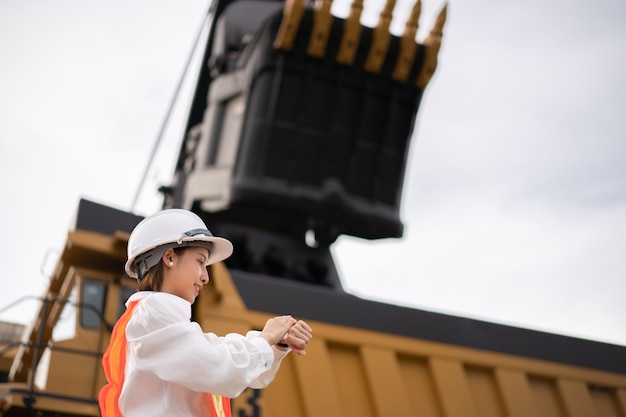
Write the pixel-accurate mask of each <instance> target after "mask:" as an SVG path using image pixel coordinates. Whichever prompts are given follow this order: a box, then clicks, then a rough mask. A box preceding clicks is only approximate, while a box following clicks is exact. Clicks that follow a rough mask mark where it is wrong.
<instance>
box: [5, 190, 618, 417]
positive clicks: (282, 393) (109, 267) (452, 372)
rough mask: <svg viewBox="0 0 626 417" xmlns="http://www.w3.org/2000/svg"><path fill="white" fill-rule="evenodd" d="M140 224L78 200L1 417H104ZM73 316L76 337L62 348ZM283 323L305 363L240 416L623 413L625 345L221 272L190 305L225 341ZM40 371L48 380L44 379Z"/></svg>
mask: <svg viewBox="0 0 626 417" xmlns="http://www.w3.org/2000/svg"><path fill="white" fill-rule="evenodd" d="M103 219H106V221H103ZM138 220H139V219H138V218H137V217H136V216H134V215H131V214H129V213H124V212H119V211H117V210H115V209H112V208H109V207H104V206H99V205H97V204H95V203H91V202H89V201H81V202H80V205H79V209H78V216H77V222H76V225H75V226H74V227H73V230H72V231H70V232H69V234H68V238H67V243H66V246H65V249H64V251H63V253H62V255H61V259H60V261H59V263H58V265H57V268H56V270H55V272H54V274H53V276H52V277H51V281H50V287H49V290H48V293H47V294H46V297H45V298H44V299H43V300H42V302H41V307H40V311H39V312H40V315H39V319H38V320H37V321H36V322H35V323H34V325H33V326H32V327H31V328H30V329H28V331H27V332H26V335H27V337H26V339H25V340H24V343H23V344H21V345H20V346H19V349H18V354H17V355H16V360H15V361H14V362H13V367H12V368H11V370H10V372H11V374H10V379H11V382H9V383H5V384H2V385H0V398H1V400H0V401H1V402H2V403H1V406H0V409H1V410H2V413H0V415H3V416H27V415H41V416H98V415H99V412H98V408H97V404H96V397H97V393H98V390H99V389H100V387H101V386H102V385H103V384H104V377H103V375H102V368H101V365H100V361H101V354H102V351H103V350H104V349H105V347H106V346H107V344H108V341H109V337H110V331H111V324H112V323H114V321H115V320H116V318H117V317H119V315H120V314H121V312H122V311H123V303H124V300H125V299H126V298H127V297H128V295H129V294H130V293H131V292H132V291H133V290H134V283H133V281H132V280H130V279H129V278H128V277H127V276H125V275H124V274H123V272H122V271H123V265H124V261H125V245H126V240H127V237H128V231H129V227H131V225H132V224H133V222H136V221H138ZM118 228H121V229H122V230H120V229H118ZM70 294H74V295H73V296H70ZM64 305H65V309H66V310H65V311H66V312H64V313H63V315H64V316H66V315H68V316H70V317H73V318H74V321H75V323H76V325H75V329H74V330H75V331H74V334H73V336H71V337H70V338H68V339H66V340H60V341H54V340H52V339H51V331H52V330H53V329H54V327H55V326H56V325H57V323H58V318H59V316H60V314H61V309H62V308H63V306H64ZM281 313H291V314H293V315H295V316H297V317H302V318H305V319H306V320H307V321H309V322H310V323H311V324H312V326H313V328H314V329H315V337H314V340H313V341H312V342H311V344H310V345H309V347H308V349H307V352H308V355H307V356H306V357H298V356H295V355H290V356H289V357H288V358H287V360H286V361H285V362H284V363H283V366H282V368H281V371H280V373H279V375H278V377H277V379H276V380H275V381H274V382H273V383H272V384H271V385H270V387H268V388H267V389H265V390H247V391H245V392H244V393H243V394H242V396H240V397H239V398H236V399H235V400H234V402H233V408H234V412H233V415H235V416H283V415H289V416H303V417H304V416H317V415H324V416H330V417H333V416H337V417H345V416H366V417H367V416H433V417H440V416H441V417H444V416H445V417H474V416H476V417H491V416H494V417H496V416H512V417H527V416H542V417H553V416H554V417H564V416H567V417H578V416H580V417H583V416H584V417H591V416H598V417H612V416H616V417H617V416H625V415H626V361H625V360H624V359H625V358H626V348H624V347H620V346H614V345H607V344H603V343H597V342H591V341H586V340H580V339H573V338H569V337H564V336H558V335H553V334H546V333H541V332H535V331H530V330H524V329H518V328H512V327H507V326H502V325H496V324H492V323H487V322H480V321H475V320H470V319H465V318H461V317H452V316H445V315H441V314H435V313H429V312H424V311H419V310H413V309H407V308H401V307H397V306H391V305H386V304H381V303H374V302H371V301H366V300H362V299H359V298H356V297H353V296H350V295H348V294H345V293H340V292H337V291H336V290H334V289H333V288H330V287H320V286H318V285H315V284H311V283H306V282H295V281H290V280H277V279H275V278H271V277H268V276H265V275H263V274H254V273H249V272H243V271H240V270H232V273H229V270H228V269H227V268H226V267H225V265H224V264H216V265H214V266H213V267H212V270H211V282H210V284H209V285H207V286H205V288H204V289H203V291H202V293H201V294H200V296H199V297H198V299H197V301H196V303H195V304H194V318H195V320H197V321H198V322H199V323H200V324H201V326H202V327H203V328H204V329H206V330H207V331H209V330H210V331H214V332H216V333H218V334H226V333H228V332H245V331H247V330H250V329H258V328H261V327H262V326H263V324H264V323H265V321H266V320H267V319H268V318H269V317H271V316H274V315H276V314H281ZM48 355H49V356H48ZM46 356H48V357H47V359H46V361H45V362H46V363H44V360H42V358H43V357H46ZM42 373H44V374H47V378H45V379H40V378H39V379H38V378H37V377H38V376H39V375H40V374H42ZM35 380H37V381H41V382H39V384H38V383H35ZM34 411H36V413H34V414H32V413H33V412H34Z"/></svg>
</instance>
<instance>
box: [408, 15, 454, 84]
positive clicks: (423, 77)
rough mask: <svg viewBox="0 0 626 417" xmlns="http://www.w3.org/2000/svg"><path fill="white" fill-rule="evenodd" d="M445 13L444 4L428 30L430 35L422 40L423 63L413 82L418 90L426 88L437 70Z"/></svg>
mask: <svg viewBox="0 0 626 417" xmlns="http://www.w3.org/2000/svg"><path fill="white" fill-rule="evenodd" d="M447 13H448V3H446V4H445V5H444V6H443V8H442V9H441V11H440V12H439V15H438V16H437V20H436V21H435V25H434V26H433V28H432V29H431V30H430V34H429V35H428V36H427V37H426V39H425V40H424V47H425V50H424V63H423V64H422V68H421V69H420V73H419V75H418V76H417V80H416V81H415V85H416V86H417V88H419V89H420V90H423V89H424V88H426V85H427V84H428V82H429V81H430V79H431V78H432V76H433V74H434V73H435V69H437V55H438V54H439V48H440V47H441V38H442V36H443V26H444V24H445V23H446V16H447Z"/></svg>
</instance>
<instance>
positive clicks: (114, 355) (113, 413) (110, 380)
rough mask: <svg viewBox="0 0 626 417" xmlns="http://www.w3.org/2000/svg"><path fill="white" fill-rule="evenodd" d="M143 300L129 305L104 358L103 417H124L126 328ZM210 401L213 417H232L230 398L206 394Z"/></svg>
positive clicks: (101, 395) (118, 322)
mask: <svg viewBox="0 0 626 417" xmlns="http://www.w3.org/2000/svg"><path fill="white" fill-rule="evenodd" d="M139 301H141V300H135V301H133V302H131V303H130V304H129V305H128V308H127V309H126V311H125V312H124V314H122V317H120V319H119V320H118V321H117V323H115V326H114V327H113V332H112V333H111V342H110V343H109V346H108V347H107V349H106V351H105V352H104V355H103V356H102V367H103V368H104V374H105V376H106V380H107V384H106V385H105V386H104V387H102V389H101V390H100V393H99V395H98V403H99V404H100V412H101V413H102V417H123V416H124V415H123V414H122V412H121V411H120V407H119V399H120V394H121V392H122V386H123V385H124V369H126V345H127V340H126V326H127V325H128V322H129V321H130V318H131V317H132V315H133V310H134V309H135V307H137V304H138V303H139ZM206 400H207V401H210V404H211V410H213V413H212V417H232V414H231V409H230V398H228V397H223V396H221V395H215V394H209V393H207V394H206Z"/></svg>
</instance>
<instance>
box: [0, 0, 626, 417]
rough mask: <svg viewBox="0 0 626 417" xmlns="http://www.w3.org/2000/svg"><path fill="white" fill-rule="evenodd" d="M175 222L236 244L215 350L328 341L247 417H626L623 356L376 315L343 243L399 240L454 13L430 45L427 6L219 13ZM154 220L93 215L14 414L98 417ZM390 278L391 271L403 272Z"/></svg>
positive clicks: (467, 325) (229, 0)
mask: <svg viewBox="0 0 626 417" xmlns="http://www.w3.org/2000/svg"><path fill="white" fill-rule="evenodd" d="M212 4H213V8H212V10H211V14H210V20H211V25H210V31H209V36H208V39H207V42H206V49H205V53H204V58H203V62H204V63H205V65H204V66H203V67H202V69H201V71H200V74H199V75H198V80H197V88H196V92H195V96H194V99H193V104H192V107H191V110H190V113H189V118H188V121H187V126H186V134H185V137H184V139H183V140H182V143H181V148H180V154H179V158H178V162H177V165H176V170H175V173H174V177H173V179H172V183H171V185H169V186H165V187H162V189H161V191H162V192H163V197H164V203H163V207H164V208H169V207H183V208H186V209H189V210H193V211H194V212H196V213H197V214H198V215H200V216H201V217H202V218H203V219H204V220H205V222H206V223H207V225H208V226H209V228H210V229H211V230H212V231H213V232H215V234H217V235H222V236H226V237H228V238H229V239H230V240H232V241H233V243H234V246H235V253H234V255H233V256H232V257H231V258H229V259H228V260H227V261H226V264H217V265H214V266H213V267H212V270H211V283H210V285H207V286H205V287H204V288H203V290H202V293H201V294H200V295H199V297H198V299H197V301H196V303H195V304H194V311H193V314H194V319H195V320H196V321H198V322H199V323H200V325H201V326H202V327H203V328H204V329H205V330H206V331H212V332H215V333H217V334H226V333H228V332H238V333H241V332H245V331H247V330H249V329H258V328H261V327H262V326H263V324H264V323H265V321H266V320H267V319H268V318H269V317H272V316H275V315H278V314H291V315H293V316H295V317H299V318H303V319H306V320H307V321H308V322H309V323H310V324H311V325H312V326H313V328H314V332H315V337H314V340H313V341H312V342H311V344H310V345H309V347H308V348H307V352H308V355H307V356H306V357H296V356H295V355H291V356H290V357H288V358H287V360H286V361H285V362H284V363H283V366H282V368H281V371H280V372H279V375H278V377H277V379H276V380H275V381H274V382H273V384H272V385H270V387H268V388H267V389H265V390H248V391H246V392H244V393H243V394H242V395H241V396H240V397H239V398H236V399H234V402H233V408H234V410H233V415H234V416H238V417H271V416H302V417H312V416H324V417H335V416H336V417H352V416H358V417H368V416H377V417H381V416H393V417H398V416H427V417H440V416H441V417H491V416H494V417H495V416H498V417H500V416H508V417H530V416H541V417H593V416H598V417H613V416H616V417H626V348H625V347H621V346H614V345H609V344H604V343H597V342H591V341H586V340H580V339H574V338H569V337H564V336H559V335H554V334H547V333H541V332H536V331H530V330H525V329H519V328H513V327H508V326H502V325H497V324H493V323H487V322H482V321H477V320H470V319H466V318H462V317H453V316H447V315H442V314H435V313H431V312H426V311H420V310H415V309H409V308H403V307H398V306H393V305H388V304H383V303H377V302H371V301H367V300H362V299H359V298H357V297H354V296H352V295H350V294H347V293H345V292H344V291H343V289H342V287H341V281H340V278H339V276H338V274H337V271H336V269H335V265H334V262H333V259H332V256H331V252H330V246H331V245H332V243H333V242H334V241H335V239H336V238H337V236H339V235H341V234H346V235H352V236H357V237H361V238H365V239H378V238H388V237H400V236H402V233H403V225H402V223H401V221H400V219H399V207H400V201H401V191H402V182H403V176H404V169H405V165H406V158H407V153H408V148H409V143H410V138H411V136H412V134H413V126H414V122H415V119H416V114H417V111H418V108H419V104H420V101H421V97H422V93H423V91H424V88H425V87H426V86H427V84H428V82H429V80H430V79H431V77H432V75H433V73H434V71H435V69H436V66H437V54H438V51H439V47H440V43H441V39H442V33H443V27H444V23H445V20H446V7H445V6H444V8H443V9H442V11H441V13H440V14H439V15H438V17H437V19H436V22H435V23H434V25H433V26H432V30H431V31H430V34H429V36H428V37H427V38H426V39H425V40H424V42H423V43H417V42H416V41H415V34H416V30H417V22H418V19H419V14H420V9H421V3H420V2H419V1H417V2H416V4H415V6H414V7H413V9H412V11H411V13H410V16H408V19H407V21H406V27H405V31H404V33H403V35H402V36H392V35H391V34H390V33H389V30H388V29H389V24H390V21H391V19H392V14H393V6H394V4H395V2H394V1H393V0H389V1H388V2H387V3H386V4H385V6H384V7H383V8H382V11H381V14H380V19H379V22H378V25H377V26H376V28H373V29H372V28H367V27H363V26H361V25H360V14H361V9H362V7H363V3H362V1H361V0H354V2H353V4H352V8H351V13H350V15H349V16H348V17H347V18H346V19H339V18H337V17H334V16H332V15H331V14H330V6H331V4H330V1H328V0H323V1H318V2H316V4H314V5H308V4H305V3H304V2H303V1H302V0H288V1H286V2H285V3H283V2H281V1H270V0H216V1H214V2H213V3H212ZM139 221H140V217H138V216H136V215H134V214H132V213H127V212H123V211H119V210H116V209H113V208H110V207H106V206H102V205H98V204H95V203H92V202H89V201H86V200H81V201H80V203H79V207H78V210H77V215H76V222H75V224H74V225H73V226H72V227H71V228H70V232H69V234H68V237H67V242H66V244H65V247H64V249H63V252H62V254H61V256H60V260H59V262H58V264H57V266H56V268H55V270H54V272H53V274H52V276H51V277H50V283H49V287H48V290H47V293H46V294H45V295H44V297H43V298H42V299H41V303H40V307H39V312H38V313H39V314H38V315H37V318H36V319H35V320H34V322H33V323H32V324H31V325H30V326H29V327H28V328H27V329H25V330H24V333H23V338H22V339H21V341H20V342H16V341H15V340H14V339H11V340H0V366H1V369H0V375H2V376H3V379H4V381H2V383H1V384H0V416H7V417H8V416H31V415H33V416H59V417H62V416H98V415H99V411H98V406H97V402H96V398H97V394H98V391H99V389H100V387H102V386H103V384H104V376H103V372H102V367H101V356H102V352H103V351H104V349H105V348H106V346H107V345H108V342H109V339H110V335H111V328H112V325H113V323H114V322H115V320H116V319H117V318H118V317H119V316H120V315H121V313H122V311H123V310H124V302H125V300H126V299H127V298H128V296H129V295H130V294H131V293H132V292H133V291H134V290H135V284H134V282H133V281H132V280H130V279H129V278H128V277H127V276H126V275H125V274H124V269H123V265H124V261H125V258H126V243H127V239H128V236H129V233H130V231H131V230H132V228H133V227H134V226H135V225H136V224H137V223H138V222H139ZM389 267H390V269H393V265H390V266H389Z"/></svg>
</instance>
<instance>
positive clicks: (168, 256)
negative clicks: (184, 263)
mask: <svg viewBox="0 0 626 417" xmlns="http://www.w3.org/2000/svg"><path fill="white" fill-rule="evenodd" d="M175 258H176V252H174V249H172V248H170V249H168V250H166V251H165V253H164V254H163V256H162V257H161V261H162V262H163V263H164V264H165V266H166V267H170V268H171V267H173V266H174V260H175Z"/></svg>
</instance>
